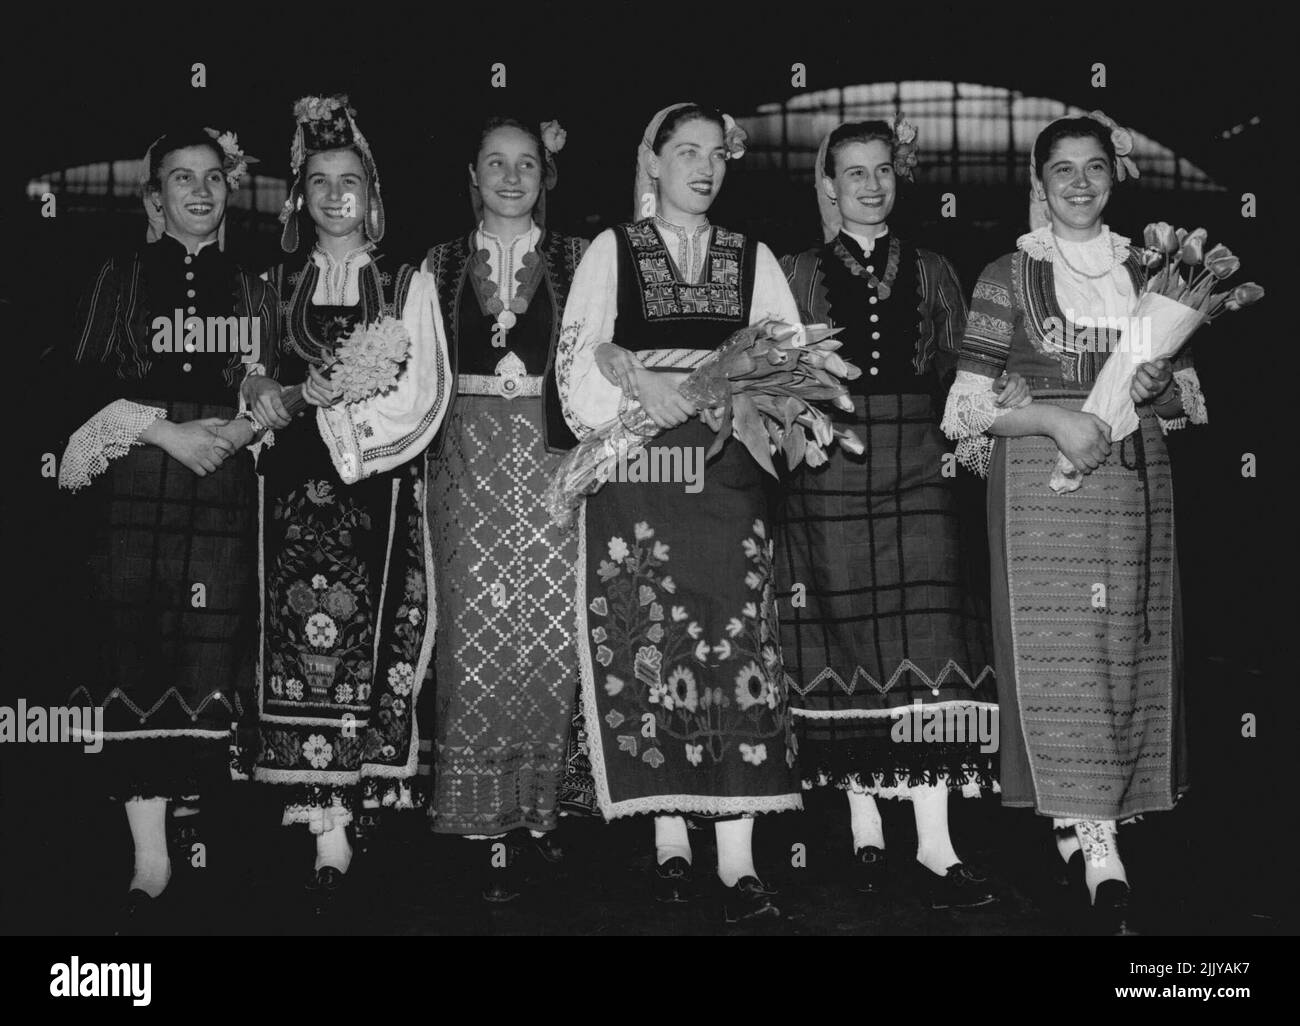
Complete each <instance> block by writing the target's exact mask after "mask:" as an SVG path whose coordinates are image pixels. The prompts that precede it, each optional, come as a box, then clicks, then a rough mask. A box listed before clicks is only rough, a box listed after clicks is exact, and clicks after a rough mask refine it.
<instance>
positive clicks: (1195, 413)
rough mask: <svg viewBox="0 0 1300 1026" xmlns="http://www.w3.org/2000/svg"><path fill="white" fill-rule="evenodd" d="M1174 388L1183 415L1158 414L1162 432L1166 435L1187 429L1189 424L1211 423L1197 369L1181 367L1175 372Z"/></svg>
mask: <svg viewBox="0 0 1300 1026" xmlns="http://www.w3.org/2000/svg"><path fill="white" fill-rule="evenodd" d="M1174 387H1175V388H1177V389H1178V396H1179V399H1180V400H1181V401H1182V404H1183V413H1182V416H1180V417H1170V418H1165V417H1161V416H1160V414H1158V413H1157V414H1156V417H1157V418H1158V419H1159V421H1160V430H1161V431H1163V432H1164V433H1165V434H1168V433H1169V432H1170V431H1178V430H1180V429H1182V428H1185V427H1187V425H1188V423H1189V422H1190V423H1192V424H1205V423H1208V422H1209V419H1210V417H1209V413H1208V411H1207V410H1206V408H1205V393H1204V392H1202V391H1201V379H1200V377H1198V376H1197V374H1196V368H1195V367H1181V368H1179V369H1178V370H1176V371H1174Z"/></svg>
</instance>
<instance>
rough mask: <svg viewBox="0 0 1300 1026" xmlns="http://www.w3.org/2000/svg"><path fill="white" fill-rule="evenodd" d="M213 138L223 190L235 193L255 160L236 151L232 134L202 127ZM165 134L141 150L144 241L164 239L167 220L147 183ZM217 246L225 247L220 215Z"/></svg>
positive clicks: (151, 174)
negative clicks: (157, 150)
mask: <svg viewBox="0 0 1300 1026" xmlns="http://www.w3.org/2000/svg"><path fill="white" fill-rule="evenodd" d="M203 131H205V132H207V133H208V135H209V136H211V137H212V141H213V142H215V143H216V144H217V148H218V149H219V150H220V152H221V169H222V171H223V172H224V173H225V176H226V187H227V188H228V189H229V190H230V191H231V192H235V191H236V190H238V189H239V180H240V179H241V178H243V177H244V175H245V174H246V173H247V171H248V165H249V164H256V163H257V162H258V161H257V158H256V157H250V156H249V155H248V154H247V153H245V152H244V151H243V150H241V149H240V148H239V137H238V136H236V135H235V133H234V132H220V131H218V130H217V129H215V128H204V129H203ZM165 138H166V135H160V136H159V137H158V138H157V139H155V140H154V141H153V142H151V143H150V144H149V148H148V149H147V150H145V151H144V160H143V162H142V167H141V170H140V202H141V203H143V204H144V216H145V217H146V218H148V220H149V226H148V227H147V228H146V229H145V234H144V238H145V242H157V241H158V240H159V239H161V238H162V237H163V233H164V232H166V230H167V218H166V217H165V216H163V212H162V206H161V204H157V203H155V202H154V201H153V200H151V199H150V198H149V180H150V179H151V178H152V177H153V172H154V166H153V165H154V149H155V148H156V147H157V146H158V144H159V143H160V142H162V141H163V139H165ZM217 246H218V247H220V248H221V249H223V250H224V249H225V248H226V218H225V215H224V213H223V215H222V218H221V225H220V226H219V227H218V228H217Z"/></svg>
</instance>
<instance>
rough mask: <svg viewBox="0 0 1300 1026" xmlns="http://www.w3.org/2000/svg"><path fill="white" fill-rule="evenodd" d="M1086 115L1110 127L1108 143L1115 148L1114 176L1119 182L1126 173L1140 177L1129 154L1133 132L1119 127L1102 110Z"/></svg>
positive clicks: (1131, 149) (1131, 148)
mask: <svg viewBox="0 0 1300 1026" xmlns="http://www.w3.org/2000/svg"><path fill="white" fill-rule="evenodd" d="M1088 117H1090V118H1092V120H1093V121H1100V122H1101V123H1102V124H1103V125H1105V126H1106V127H1107V128H1109V129H1110V144H1111V146H1113V147H1114V148H1115V163H1116V168H1115V177H1116V178H1118V179H1119V180H1120V181H1121V182H1122V181H1124V178H1125V174H1126V173H1127V174H1130V175H1132V176H1133V177H1134V178H1139V177H1141V176H1140V175H1139V174H1138V168H1137V164H1135V163H1134V162H1133V158H1132V157H1130V156H1129V154H1130V153H1132V152H1133V133H1132V132H1130V131H1129V130H1128V129H1127V128H1120V127H1119V125H1118V124H1116V122H1115V119H1114V118H1112V117H1110V116H1109V115H1107V114H1104V113H1103V112H1102V111H1099V110H1094V111H1093V112H1092V113H1091V114H1089V115H1088Z"/></svg>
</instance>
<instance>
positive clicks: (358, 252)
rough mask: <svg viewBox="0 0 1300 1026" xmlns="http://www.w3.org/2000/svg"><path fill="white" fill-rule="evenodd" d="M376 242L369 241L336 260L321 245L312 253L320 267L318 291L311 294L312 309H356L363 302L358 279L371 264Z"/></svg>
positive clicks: (315, 262) (317, 280) (314, 261)
mask: <svg viewBox="0 0 1300 1026" xmlns="http://www.w3.org/2000/svg"><path fill="white" fill-rule="evenodd" d="M374 248H375V245H374V243H373V242H367V243H365V244H363V245H361V246H358V247H357V248H356V249H354V250H350V251H349V252H348V253H346V254H344V256H343V259H342V260H337V259H335V258H334V257H333V256H331V255H330V254H329V253H326V252H325V250H323V249H321V248H320V246H316V247H314V248H313V249H312V251H311V259H312V262H313V263H314V264H315V265H316V266H317V267H319V268H320V275H319V276H318V277H317V279H316V291H315V292H313V293H312V295H311V302H312V306H356V305H357V304H358V303H360V302H361V292H360V289H359V288H358V286H357V279H358V276H359V274H360V272H361V268H363V267H365V266H367V265H368V264H369V263H370V253H371V250H373V249H374Z"/></svg>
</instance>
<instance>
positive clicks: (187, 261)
mask: <svg viewBox="0 0 1300 1026" xmlns="http://www.w3.org/2000/svg"><path fill="white" fill-rule="evenodd" d="M185 262H186V263H187V264H192V263H194V258H193V257H192V256H190V255H189V254H188V253H186V254H185Z"/></svg>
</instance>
